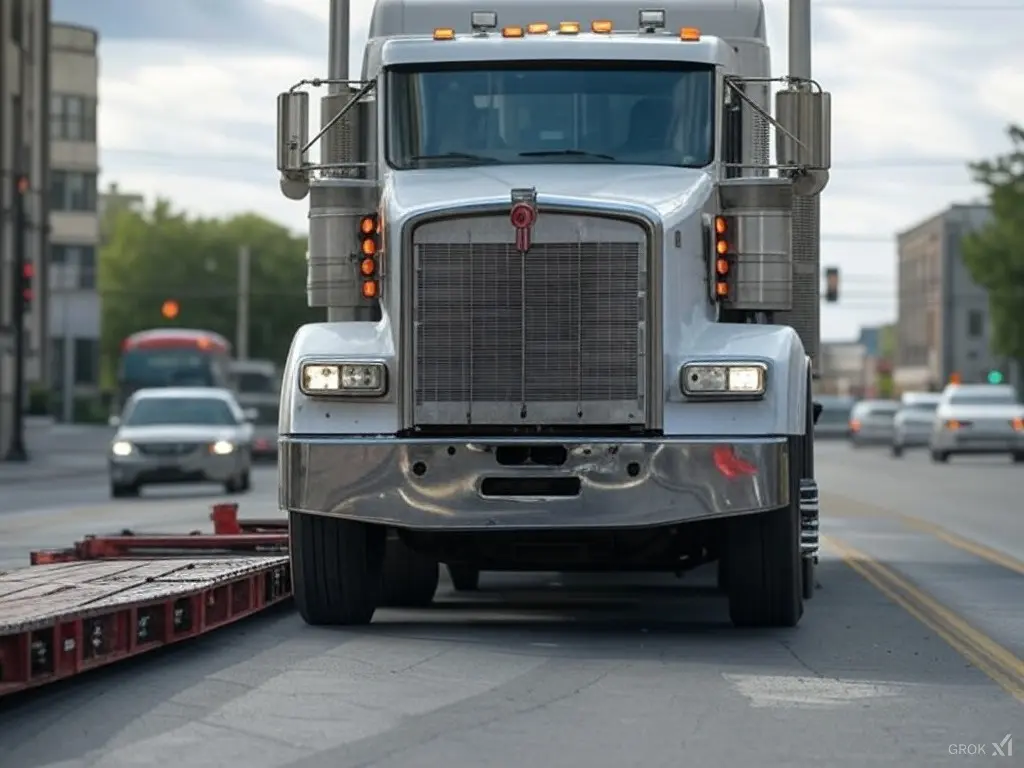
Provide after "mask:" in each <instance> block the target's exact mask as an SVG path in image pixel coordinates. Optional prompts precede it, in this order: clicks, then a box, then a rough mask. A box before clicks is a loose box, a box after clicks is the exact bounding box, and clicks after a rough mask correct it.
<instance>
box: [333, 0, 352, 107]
mask: <svg viewBox="0 0 1024 768" xmlns="http://www.w3.org/2000/svg"><path fill="white" fill-rule="evenodd" d="M349 2H350V0H331V6H330V9H331V10H330V20H329V22H328V27H329V29H330V38H329V40H328V45H327V77H329V78H330V79H332V80H348V46H349V18H350V13H349V11H350V9H349ZM328 91H329V92H330V93H345V92H346V87H345V86H344V85H332V86H329V88H328Z"/></svg>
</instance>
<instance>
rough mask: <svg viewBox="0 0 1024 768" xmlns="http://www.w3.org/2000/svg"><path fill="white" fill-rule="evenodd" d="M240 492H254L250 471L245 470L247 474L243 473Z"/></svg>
mask: <svg viewBox="0 0 1024 768" xmlns="http://www.w3.org/2000/svg"><path fill="white" fill-rule="evenodd" d="M239 490H242V491H249V490H252V476H251V475H250V473H249V470H248V469H247V470H245V472H243V473H242V481H241V483H240V485H239Z"/></svg>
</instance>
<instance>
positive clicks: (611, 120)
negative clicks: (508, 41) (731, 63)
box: [387, 61, 715, 170]
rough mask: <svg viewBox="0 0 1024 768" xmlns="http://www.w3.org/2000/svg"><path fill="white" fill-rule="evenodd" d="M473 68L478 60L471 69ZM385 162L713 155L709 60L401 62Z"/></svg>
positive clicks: (404, 166) (395, 72)
mask: <svg viewBox="0 0 1024 768" xmlns="http://www.w3.org/2000/svg"><path fill="white" fill-rule="evenodd" d="M467 67H471V68H467ZM388 82H389V86H390V87H389V99H388V106H389V114H388V118H387V125H388V140H387V157H388V162H389V163H390V164H391V165H392V166H393V167H395V168H397V169H400V170H409V169H414V168H437V167H460V166H467V165H490V164H497V163H500V164H528V163H532V164H536V163H581V162H585V163H629V164H639V165H660V166H677V167H680V166H681V167H690V168H701V167H704V166H706V165H708V164H709V163H710V162H711V161H712V160H713V159H714V138H713V137H714V119H713V115H714V110H713V105H714V93H715V79H714V72H713V70H712V68H711V67H708V66H704V65H695V64H687V63H679V62H618V63H615V64H609V62H607V61H573V62H565V61H558V62H552V61H548V62H543V61H541V62H534V63H530V64H524V63H523V62H522V61H518V62H510V63H507V64H496V63H494V62H490V63H487V64H486V65H483V64H479V63H477V64H470V65H467V64H460V65H458V66H452V65H451V64H447V65H429V66H428V65H422V64H421V65H415V66H402V67H394V68H392V69H391V70H390V79H389V81H388Z"/></svg>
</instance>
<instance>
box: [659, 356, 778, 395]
mask: <svg viewBox="0 0 1024 768" xmlns="http://www.w3.org/2000/svg"><path fill="white" fill-rule="evenodd" d="M767 386H768V366H767V365H765V364H764V363H758V362H730V363H687V364H686V365H684V366H683V367H682V370H680V372H679V387H680V389H682V391H683V394H684V395H686V396H687V397H707V398H758V397H763V396H764V393H765V389H766V388H767Z"/></svg>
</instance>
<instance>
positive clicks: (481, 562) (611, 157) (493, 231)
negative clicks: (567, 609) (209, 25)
mask: <svg viewBox="0 0 1024 768" xmlns="http://www.w3.org/2000/svg"><path fill="white" fill-rule="evenodd" d="M791 3H792V7H791V8H790V45H791V51H790V69H791V74H790V75H788V76H785V77H776V78H775V79H774V80H773V78H772V76H771V72H770V60H769V49H768V44H767V41H766V28H765V14H764V7H763V4H762V2H761V0H661V1H660V2H659V3H658V5H657V6H656V7H643V6H637V5H635V4H633V3H631V2H628V0H553V1H551V2H539V1H538V0H490V2H489V4H488V2H477V1H476V0H473V2H465V1H464V0H378V2H377V4H376V6H375V8H374V11H373V17H372V21H371V24H370V30H369V39H368V42H367V44H366V49H365V52H364V56H363V68H362V76H361V78H359V79H358V80H356V79H352V78H349V77H348V73H347V58H348V55H347V54H348V49H347V34H348V30H347V26H348V20H347V7H346V6H345V4H344V3H343V2H341V0H334V5H333V13H332V29H331V34H332V45H331V51H332V52H331V59H332V61H331V67H330V76H329V77H328V78H325V79H317V80H310V81H303V82H301V83H298V84H296V85H295V86H294V87H292V88H291V89H290V90H289V91H287V92H286V93H283V94H282V95H281V96H280V97H279V98H278V162H277V165H278V170H279V171H280V173H281V187H282V191H283V192H284V194H285V195H286V196H287V197H289V198H291V199H295V200H298V199H303V198H305V197H307V196H308V197H309V200H310V202H309V222H310V223H309V249H310V250H309V268H308V270H309V275H308V284H307V290H308V296H309V301H310V304H311V305H312V306H318V307H324V308H325V309H326V315H327V319H326V322H321V323H312V324H309V325H305V326H303V327H302V328H300V329H299V330H298V332H297V333H296V335H295V339H294V341H293V343H292V347H291V351H290V353H289V357H288V361H287V366H286V370H285V373H284V379H283V391H282V397H281V417H280V419H281V420H280V425H279V427H280V428H279V431H280V504H281V506H282V507H283V508H284V509H286V510H287V511H288V513H289V516H290V529H291V552H292V564H293V580H294V590H295V597H296V601H297V604H298V608H299V611H300V612H301V614H302V616H303V618H304V619H305V620H306V621H307V622H309V623H311V624H360V623H367V622H369V621H371V619H372V617H373V615H374V612H375V611H376V609H377V608H378V606H380V605H395V606H426V605H428V604H429V603H430V602H431V601H432V600H433V599H434V593H435V591H436V589H437V585H438V572H439V567H440V565H439V564H444V565H446V566H447V568H448V570H449V572H450V574H451V578H452V582H453V584H454V586H455V588H456V589H457V590H473V589H475V588H476V586H477V581H478V578H479V574H480V572H481V571H563V572H565V571H574V570H579V571H600V570H603V571H624V570H644V571H664V572H668V573H677V574H678V573H682V572H684V571H686V570H689V569H691V568H694V567H697V566H700V565H704V564H709V563H713V562H716V561H717V562H718V564H719V578H720V584H721V586H722V589H723V591H724V592H725V593H726V595H727V598H728V604H729V611H730V615H731V618H732V621H733V623H734V624H735V625H737V626H785V627H789V626H794V625H796V624H797V622H798V621H799V620H800V617H801V615H802V613H803V604H804V600H805V599H807V598H809V597H810V596H811V594H812V591H813V580H814V564H815V562H816V560H817V525H818V519H817V517H818V516H817V488H816V486H815V483H814V469H813V445H812V440H813V428H812V427H813V422H814V417H815V408H814V404H813V399H812V390H811V387H812V379H813V369H814V359H815V356H816V354H817V348H818V311H819V303H818V302H819V282H818V281H819V269H818V260H819V259H818V240H819V224H818V210H819V209H818V195H819V194H820V192H821V190H822V189H823V188H824V186H825V184H826V183H827V179H828V169H829V165H830V138H829V132H830V99H829V95H828V94H827V93H824V92H822V90H821V89H820V88H819V87H818V85H817V84H816V83H815V82H814V81H813V80H812V79H811V77H810V74H811V73H810V50H809V49H810V2H809V0H791ZM798 70H799V71H798ZM773 82H779V83H781V85H780V86H779V88H780V89H779V91H778V93H777V94H776V95H775V96H774V98H773V96H772V91H773V86H772V83H773ZM307 86H309V87H321V86H324V87H326V88H327V89H328V92H327V94H326V95H325V96H324V97H323V98H322V100H321V112H322V120H321V126H322V129H321V130H320V131H318V132H317V133H316V135H313V136H310V134H311V130H310V127H309V94H308V92H307V90H305V89H306V87H307ZM773 102H774V104H773ZM773 107H774V108H773ZM773 136H774V140H773V138H772V137H773ZM317 142H319V143H320V157H319V159H318V160H317V161H316V162H314V161H312V160H311V157H312V156H311V154H310V152H311V150H312V148H313V147H314V145H315V144H317ZM773 145H774V147H775V152H774V156H773V153H772V152H771V148H772V146H773Z"/></svg>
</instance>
